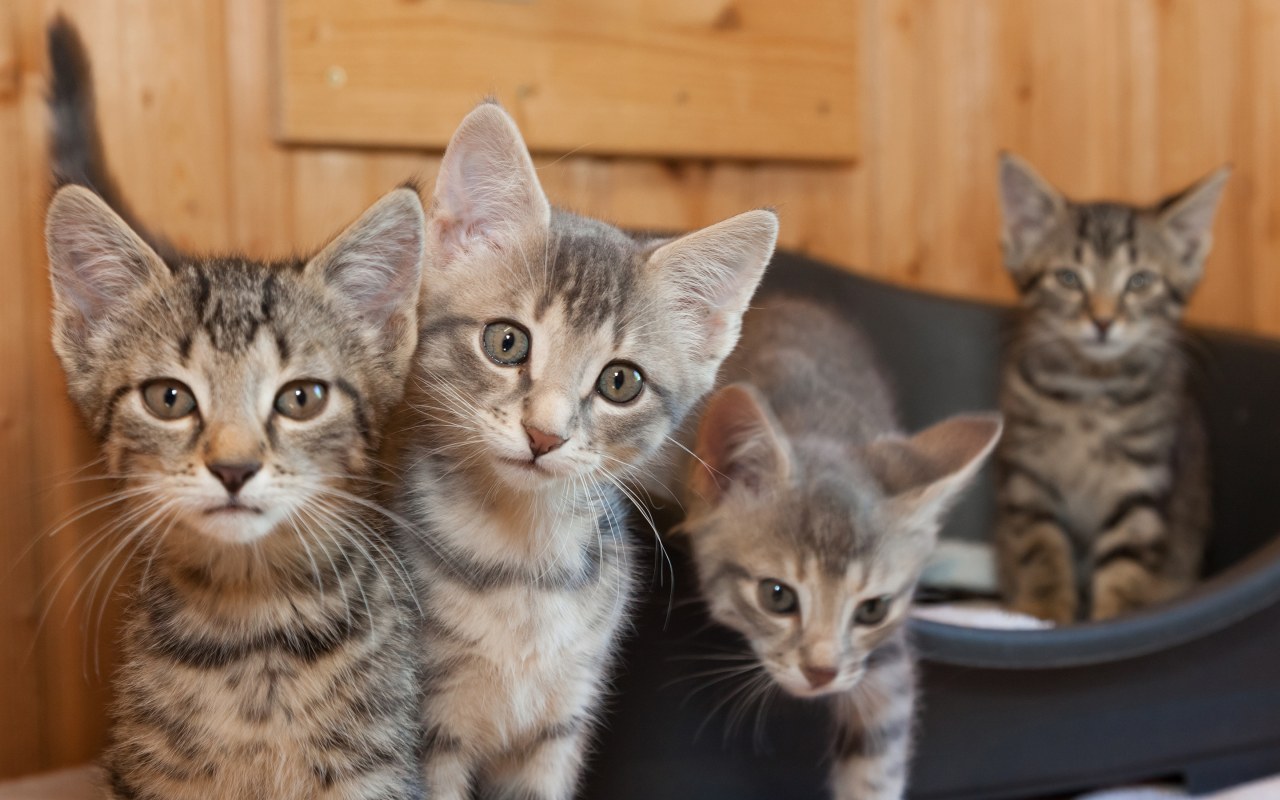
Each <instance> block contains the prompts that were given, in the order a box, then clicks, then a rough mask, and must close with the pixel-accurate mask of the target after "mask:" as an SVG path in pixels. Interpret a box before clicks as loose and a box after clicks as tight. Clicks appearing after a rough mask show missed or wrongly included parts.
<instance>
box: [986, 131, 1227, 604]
mask: <svg viewBox="0 0 1280 800" xmlns="http://www.w3.org/2000/svg"><path fill="white" fill-rule="evenodd" d="M1228 173H1229V170H1228V169H1226V168H1222V169H1218V170H1216V171H1215V172H1213V173H1211V174H1210V175H1208V176H1207V177H1205V178H1204V179H1203V180H1201V181H1200V182H1198V183H1196V184H1195V185H1193V186H1191V187H1189V188H1187V189H1185V190H1183V191H1181V192H1177V193H1174V194H1172V195H1170V196H1168V197H1166V198H1164V199H1163V200H1160V201H1158V202H1156V203H1154V204H1151V205H1134V204H1126V203H1108V202H1077V201H1074V200H1071V199H1069V198H1067V197H1065V196H1064V195H1063V194H1062V193H1061V192H1059V191H1058V190H1056V189H1054V188H1053V187H1052V186H1050V185H1049V184H1048V183H1047V182H1046V181H1044V180H1043V179H1042V178H1041V177H1040V176H1039V175H1037V174H1036V173H1035V171H1034V170H1033V169H1032V168H1031V167H1030V166H1029V165H1027V164H1026V163H1025V162H1023V161H1022V160H1020V159H1018V158H1016V157H1014V156H1011V155H1005V156H1004V157H1002V159H1001V162H1000V200H1001V207H1002V210H1003V212H1004V230H1003V243H1004V258H1005V266H1006V268H1007V269H1008V270H1009V274H1010V276H1012V278H1013V280H1014V283H1015V284H1016V285H1017V288H1018V293H1019V296H1020V301H1021V313H1020V315H1019V319H1018V323H1017V326H1016V329H1015V335H1014V336H1013V338H1012V340H1011V342H1010V345H1009V347H1008V348H1007V349H1006V352H1005V354H1004V369H1003V376H1002V381H1001V391H1000V404H1001V408H1002V409H1003V411H1004V412H1005V415H1006V417H1007V419H1008V430H1007V432H1006V434H1005V437H1004V440H1003V442H1001V445H1000V449H999V452H998V453H997V457H996V463H997V467H998V481H999V517H998V519H997V524H996V546H997V550H998V553H999V562H1000V576H1001V581H1002V584H1003V588H1004V592H1005V595H1006V598H1007V601H1008V603H1009V604H1010V605H1011V606H1012V607H1014V608H1015V609H1017V610H1019V611H1022V612H1025V613H1028V614H1034V615H1036V616H1038V617H1042V618H1045V619H1049V620H1053V621H1056V622H1060V623H1067V622H1072V621H1074V620H1077V619H1110V618H1112V617H1116V616H1118V615H1121V614H1125V613H1128V612H1131V611H1135V610H1138V609H1140V608H1143V607H1146V606H1149V605H1152V604H1154V603H1158V602H1161V601H1164V600H1168V599H1169V598H1171V597H1173V596H1175V595H1177V594H1178V593H1180V592H1183V591H1185V590H1186V589H1188V588H1189V587H1190V586H1191V585H1193V584H1194V582H1195V580H1196V579H1197V577H1198V575H1199V572H1200V563H1201V558H1202V554H1203V552H1204V546H1205V542H1206V540H1207V537H1208V534H1209V527H1210V519H1211V513H1210V508H1211V503H1210V496H1209V474H1208V467H1209V458H1208V448H1207V443H1206V441H1205V433H1204V425H1203V422H1202V420H1201V418H1200V413H1199V410H1198V409H1197V408H1196V404H1195V402H1194V400H1193V398H1192V395H1191V392H1190V389H1189V385H1188V373H1189V370H1188V364H1187V358H1186V354H1185V353H1184V352H1183V338H1184V336H1183V333H1182V330H1181V324H1180V323H1181V319H1182V313H1183V309H1184V308H1185V306H1186V304H1187V302H1188V300H1190V298H1191V296H1192V293H1193V292H1194V291H1195V288H1196V286H1197V285H1198V284H1199V282H1200V279H1201V277H1202V275H1203V273H1204V260H1205V257H1206V256H1207V255H1208V253H1209V245H1210V242H1211V239H1212V226H1213V219H1214V214H1215V212H1216V210H1217V207H1218V202H1219V200H1220V198H1221V197H1222V191H1223V188H1224V186H1225V184H1226V180H1227V176H1228Z"/></svg>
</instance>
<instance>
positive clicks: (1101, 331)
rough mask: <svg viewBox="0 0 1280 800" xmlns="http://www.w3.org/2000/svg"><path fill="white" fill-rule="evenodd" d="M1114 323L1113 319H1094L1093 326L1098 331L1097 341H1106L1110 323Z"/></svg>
mask: <svg viewBox="0 0 1280 800" xmlns="http://www.w3.org/2000/svg"><path fill="white" fill-rule="evenodd" d="M1113 322H1115V318H1111V319H1098V318H1096V317H1095V318H1094V320H1093V326H1094V327H1095V328H1097V329H1098V341H1100V342H1105V341H1106V340H1107V331H1109V330H1111V323H1113Z"/></svg>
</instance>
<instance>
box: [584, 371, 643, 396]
mask: <svg viewBox="0 0 1280 800" xmlns="http://www.w3.org/2000/svg"><path fill="white" fill-rule="evenodd" d="M596 389H597V390H599V392H600V394H601V395H602V396H603V397H604V399H606V400H609V401H611V402H614V403H629V402H631V401H632V400H635V399H636V398H637V397H639V396H640V392H641V391H642V390H643V389H644V375H641V374H640V370H638V369H636V368H635V367H634V366H632V365H631V364H628V363H626V362H625V361H615V362H613V363H612V364H610V365H609V366H607V367H605V368H604V371H603V372H601V373H600V381H599V382H598V383H597V384H596Z"/></svg>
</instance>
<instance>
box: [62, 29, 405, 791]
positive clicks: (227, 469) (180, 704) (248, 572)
mask: <svg viewBox="0 0 1280 800" xmlns="http://www.w3.org/2000/svg"><path fill="white" fill-rule="evenodd" d="M51 37H52V38H53V39H54V41H55V43H60V46H63V47H72V48H75V47H78V45H77V43H76V42H75V40H74V38H71V39H68V38H66V37H74V32H73V31H71V30H70V29H69V28H68V27H67V26H66V25H65V23H61V27H60V28H58V29H55V30H54V31H52V32H51ZM59 37H62V38H59ZM68 52H76V53H79V57H80V58H79V61H78V62H77V63H80V64H81V65H84V64H86V63H87V62H85V61H84V60H83V52H82V51H79V50H72V51H68ZM55 55H56V54H55ZM62 55H64V56H65V55H66V53H65V52H64V53H63V54H62ZM55 61H57V58H55ZM84 78H87V73H85V72H83V71H82V72H79V73H75V74H70V73H69V74H65V75H62V76H60V78H59V80H58V81H55V91H54V97H53V98H52V102H53V104H54V106H55V108H60V109H61V111H62V113H59V114H58V115H57V116H56V120H57V123H58V125H63V124H74V125H91V124H92V112H91V109H89V110H86V109H81V110H80V111H79V112H74V111H70V110H68V109H70V108H71V106H72V105H73V104H74V99H75V98H76V97H83V96H85V91H87V90H84V89H77V88H76V87H77V85H76V83H75V80H78V79H84ZM55 137H56V138H57V140H58V141H59V142H61V143H63V146H59V147H56V148H55V149H54V162H55V163H54V165H55V168H56V171H57V174H58V175H60V176H62V177H63V178H64V179H67V180H71V181H72V182H73V183H72V185H67V186H64V187H63V188H62V189H60V190H59V191H58V193H57V195H56V196H55V197H54V199H53V202H52V204H51V206H50V209H49V213H48V220H47V239H48V246H49V262H50V271H51V277H52V282H53V290H54V301H55V309H54V345H55V349H56V350H57V352H58V355H59V357H60V359H61V361H62V364H63V367H64V369H65V371H66V375H67V383H68V387H69V390H70V393H71V396H72V398H73V399H74V400H75V401H76V403H77V404H78V405H79V407H80V409H81V411H82V412H83V413H84V415H85V417H86V419H87V420H88V421H89V423H90V425H91V426H92V428H93V429H94V430H95V431H96V433H97V434H98V437H99V438H100V440H101V442H102V447H103V451H104V456H105V458H104V460H105V463H106V465H107V470H108V472H109V474H111V475H115V476H120V477H121V478H122V480H123V489H122V490H121V491H120V492H118V493H117V495H116V499H117V501H118V502H119V503H120V508H121V509H122V516H120V517H119V519H118V521H117V522H116V523H114V526H113V527H112V528H111V529H109V530H108V531H107V532H106V533H107V534H110V535H113V536H115V537H116V538H118V543H115V542H113V544H112V545H111V552H112V553H113V555H121V554H128V555H129V556H130V557H136V558H141V559H143V560H144V562H145V567H144V568H143V570H142V577H141V581H140V583H139V585H138V587H137V589H136V591H135V593H134V597H133V602H132V607H131V609H130V612H129V618H128V622H127V624H126V628H125V631H124V648H123V649H124V658H125V660H124V664H123V666H122V667H121V670H120V674H119V678H118V684H117V688H118V699H117V702H116V705H115V709H114V725H113V728H112V732H111V744H110V746H109V747H108V749H107V752H106V754H105V756H104V762H105V763H104V766H105V768H106V769H105V772H106V775H107V787H106V793H107V795H108V796H110V797H112V798H117V800H132V799H134V798H137V799H138V800H159V799H160V798H164V799H165V800H181V799H182V798H191V799H192V800H194V799H195V798H201V800H216V799H218V798H225V799H226V800H248V799H249V798H261V799H262V800H292V799H293V798H297V800H303V799H304V798H306V799H308V800H309V799H311V798H326V800H356V799H357V798H360V799H366V798H367V799H368V800H373V799H374V798H378V799H379V800H389V799H391V798H396V799H399V798H404V799H406V800H407V799H408V798H418V797H421V796H422V788H421V776H420V773H419V770H418V752H419V748H420V740H421V737H420V727H419V719H418V714H417V707H418V705H419V702H420V694H419V686H420V683H419V680H418V674H417V659H416V657H415V656H416V651H415V648H416V645H417V636H416V633H417V617H416V615H415V611H414V603H415V597H414V595H415V592H414V590H413V585H412V578H411V576H409V575H408V574H407V573H405V571H404V570H403V569H402V568H400V567H398V564H397V562H396V560H395V558H394V556H393V552H394V549H395V545H394V544H393V543H392V538H393V537H392V535H391V533H390V532H389V531H387V530H386V529H385V526H384V525H383V524H381V522H380V520H379V518H378V517H377V515H376V514H374V513H371V509H372V508H373V505H372V504H371V502H370V501H369V500H367V499H365V495H366V494H369V492H368V491H367V490H368V481H369V479H370V476H371V473H372V472H373V469H374V461H373V455H374V453H376V451H377V448H378V446H379V440H380V435H379V431H380V429H381V427H382V423H383V420H384V418H385V417H386V415H387V414H388V412H389V411H390V409H391V408H392V406H394V405H395V404H396V403H397V402H398V401H399V400H400V398H401V396H402V394H403V383H404V379H405V375H406V373H407V370H408V366H409V360H410V357H411V355H412V352H413V349H414V347H415V345H416V341H417V335H416V333H417V330H416V302H417V290H418V284H419V282H420V273H421V261H422V242H423V238H424V234H425V228H424V222H425V220H424V217H423V212H422V206H421V201H420V199H419V198H418V196H417V194H416V193H414V192H411V191H407V190H400V191H397V192H393V193H392V194H390V195H388V196H387V197H385V198H384V199H383V200H382V201H380V202H379V203H378V204H377V205H375V206H374V207H373V208H372V209H370V210H369V211H368V212H367V213H366V214H365V216H364V217H362V218H361V219H360V220H359V221H358V222H356V223H355V224H353V225H352V226H351V227H350V228H348V229H347V231H345V232H344V233H343V234H342V235H340V236H339V237H338V238H336V239H335V240H334V242H333V243H332V244H330V245H329V246H328V247H327V248H325V249H324V250H323V251H322V252H321V253H320V254H319V255H317V256H316V257H315V258H313V259H311V260H309V261H296V262H288V263H279V264H261V263H255V262H252V261H249V260H248V259H244V258H240V257H227V258H207V259H202V258H192V257H186V256H173V255H170V257H169V258H167V259H162V258H161V257H160V256H159V255H158V254H157V253H156V252H155V250H153V249H152V248H151V247H150V246H148V245H147V244H146V243H145V242H144V241H143V240H142V239H141V238H140V237H139V236H138V235H137V234H136V233H135V232H134V231H133V230H132V229H131V228H130V227H129V226H128V225H127V224H126V223H125V221H124V220H122V219H121V218H120V217H119V216H118V215H117V214H116V213H115V212H113V211H112V210H111V209H110V208H109V207H108V206H107V204H106V203H104V202H103V200H102V199H101V198H99V197H98V196H97V195H96V194H94V193H93V192H92V191H90V190H89V189H87V188H85V187H84V186H80V185H74V181H75V178H76V176H77V175H81V176H83V175H86V174H87V175H93V174H101V175H105V174H106V173H105V169H104V167H103V165H102V164H101V163H99V162H98V161H97V159H98V158H99V157H100V152H98V151H96V150H95V151H93V152H84V153H81V156H80V157H73V156H72V153H73V151H74V147H73V146H72V145H69V144H67V143H74V142H77V141H79V142H86V141H96V133H95V132H92V131H90V132H86V131H67V130H61V129H59V130H57V131H55ZM64 158H66V159H70V160H69V161H64V160H63V159H64ZM113 199H118V198H113ZM156 380H163V381H167V383H166V384H165V386H170V387H174V386H176V387H179V388H178V389H175V390H174V394H173V395H172V397H177V398H181V397H183V396H188V397H189V398H191V399H193V402H194V406H193V407H192V408H191V409H190V412H189V413H185V414H175V416H173V417H172V418H169V417H165V416H164V415H162V414H161V413H159V412H158V411H156V408H157V407H160V408H164V406H163V405H162V404H161V405H159V406H158V405H157V400H156V397H157V396H156V395H155V393H154V392H149V391H148V387H149V386H151V382H153V381H156ZM296 381H302V382H303V384H305V385H306V386H309V387H311V388H310V389H309V390H307V391H309V392H310V394H307V393H306V392H304V395H305V399H306V401H307V402H308V403H311V402H314V403H318V405H312V406H310V408H312V409H318V412H317V413H316V414H315V415H314V416H312V417H310V418H307V419H298V418H294V417H291V416H289V415H287V414H286V413H285V411H282V410H281V409H282V404H284V403H285V401H286V400H288V399H289V398H294V399H295V400H296V399H297V395H296V394H295V393H294V390H293V389H290V388H289V386H290V384H293V383H294V382H296ZM317 387H319V388H317ZM183 392H185V393H187V394H186V395H184V394H182V393H183ZM149 397H150V398H151V400H148V398H149ZM159 397H161V398H164V397H170V394H168V390H166V391H165V392H163V393H161V394H160V395H159ZM317 398H325V399H317ZM175 402H177V401H175ZM178 407H179V408H182V407H183V406H181V405H179V406H178ZM284 407H285V408H286V409H287V408H288V406H287V404H285V405H284ZM219 471H221V472H219ZM398 570H399V572H398Z"/></svg>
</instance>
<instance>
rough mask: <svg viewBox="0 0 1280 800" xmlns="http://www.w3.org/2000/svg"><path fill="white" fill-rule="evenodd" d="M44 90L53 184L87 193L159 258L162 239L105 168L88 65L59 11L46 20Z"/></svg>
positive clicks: (164, 248) (166, 251) (81, 44)
mask: <svg viewBox="0 0 1280 800" xmlns="http://www.w3.org/2000/svg"><path fill="white" fill-rule="evenodd" d="M48 42H49V69H50V73H51V74H50V78H49V94H48V97H47V102H48V104H49V112H50V116H51V118H52V119H51V120H50V121H51V125H50V132H49V165H50V168H51V169H52V171H53V180H54V188H55V189H60V188H62V187H63V186H66V185H67V184H71V183H74V184H78V185H80V186H85V187H87V188H89V189H92V190H93V191H95V192H97V193H98V195H99V196H100V197H101V198H102V199H103V200H105V201H106V202H107V205H109V206H111V208H112V210H113V211H115V212H116V213H117V214H119V215H120V216H121V217H122V218H124V220H125V222H127V223H128V224H129V227H131V228H133V229H134V230H135V231H136V232H137V233H138V234H139V235H140V236H141V237H142V238H143V239H145V240H146V242H147V243H148V244H150V245H151V246H152V247H154V248H156V249H157V250H158V251H159V252H160V254H161V256H167V255H168V254H169V253H171V252H173V250H172V247H171V246H170V245H169V244H168V242H166V241H164V240H163V239H162V238H160V237H157V236H155V235H154V234H152V233H151V231H150V230H149V229H148V228H147V227H146V226H144V225H142V224H140V223H139V221H138V218H137V216H136V215H135V214H134V213H133V209H132V208H130V207H129V204H128V202H126V201H125V199H124V195H123V194H122V193H121V192H120V187H119V185H118V184H117V183H116V181H115V178H114V177H113V176H112V175H111V172H110V171H109V170H108V169H107V159H106V153H105V151H104V150H103V148H102V138H101V137H100V136H99V133H98V116H97V100H96V97H95V95H94V91H93V68H92V67H91V66H90V64H89V53H88V51H87V50H86V49H85V46H84V40H83V39H81V38H80V32H79V31H77V30H76V27H75V25H73V24H72V23H71V21H70V20H69V19H67V18H66V17H65V16H64V15H62V14H58V15H57V16H55V17H54V18H53V21H52V22H50V23H49V32H48Z"/></svg>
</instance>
